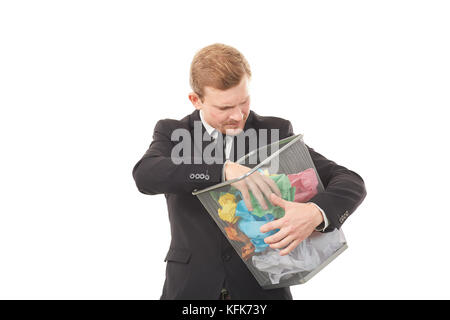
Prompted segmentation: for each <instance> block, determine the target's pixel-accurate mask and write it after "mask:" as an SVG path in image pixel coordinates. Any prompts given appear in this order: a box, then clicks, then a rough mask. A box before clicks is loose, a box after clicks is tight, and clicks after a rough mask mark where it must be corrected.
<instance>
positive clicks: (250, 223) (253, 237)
mask: <svg viewBox="0 0 450 320" xmlns="http://www.w3.org/2000/svg"><path fill="white" fill-rule="evenodd" d="M235 216H238V217H241V219H239V222H238V227H239V229H241V231H242V232H243V233H244V234H245V235H246V236H247V237H248V238H249V239H250V241H251V242H252V243H253V245H254V246H255V252H262V251H264V250H265V249H266V248H267V247H268V246H269V245H268V244H267V243H265V242H264V239H265V238H266V237H268V236H271V235H273V234H275V233H277V232H278V231H279V229H275V230H271V231H269V232H265V233H262V232H261V231H259V228H261V226H262V225H264V224H266V223H268V222H270V221H273V220H274V216H273V215H272V214H271V213H267V214H265V215H264V216H262V217H258V216H255V215H253V214H251V212H250V211H248V209H247V206H246V205H245V203H244V200H241V201H239V202H238V204H237V206H236V213H235Z"/></svg>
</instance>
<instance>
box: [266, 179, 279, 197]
mask: <svg viewBox="0 0 450 320" xmlns="http://www.w3.org/2000/svg"><path fill="white" fill-rule="evenodd" d="M262 177H263V179H264V181H265V182H266V183H267V184H268V185H269V187H270V189H272V191H273V193H275V194H276V195H277V196H279V197H281V191H280V189H279V188H278V186H277V184H276V183H275V181H273V180H272V179H270V178H269V177H268V176H262ZM267 197H269V195H267Z"/></svg>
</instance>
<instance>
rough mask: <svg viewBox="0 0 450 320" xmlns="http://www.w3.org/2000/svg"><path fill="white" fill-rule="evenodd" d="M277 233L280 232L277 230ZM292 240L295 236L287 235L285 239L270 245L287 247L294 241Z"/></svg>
mask: <svg viewBox="0 0 450 320" xmlns="http://www.w3.org/2000/svg"><path fill="white" fill-rule="evenodd" d="M277 233H278V232H277ZM292 240H294V236H292V235H289V236H287V237H285V238H284V239H282V240H281V241H278V242H275V243H272V244H271V245H270V247H271V248H272V249H281V248H285V247H288V246H289V244H290V243H291V242H292Z"/></svg>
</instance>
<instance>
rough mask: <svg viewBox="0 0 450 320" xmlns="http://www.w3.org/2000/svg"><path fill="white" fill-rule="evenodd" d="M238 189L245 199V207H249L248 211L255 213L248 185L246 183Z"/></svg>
mask: <svg viewBox="0 0 450 320" xmlns="http://www.w3.org/2000/svg"><path fill="white" fill-rule="evenodd" d="M237 189H238V190H239V191H240V192H241V194H242V197H243V198H244V203H245V206H246V207H247V209H248V211H253V207H252V201H251V199H250V194H249V192H248V189H247V185H246V184H245V183H243V184H241V185H240V186H239V187H237Z"/></svg>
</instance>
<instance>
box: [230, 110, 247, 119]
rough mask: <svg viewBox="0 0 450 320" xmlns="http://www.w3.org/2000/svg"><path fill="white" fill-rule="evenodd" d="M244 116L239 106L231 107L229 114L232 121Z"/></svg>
mask: <svg viewBox="0 0 450 320" xmlns="http://www.w3.org/2000/svg"><path fill="white" fill-rule="evenodd" d="M243 118H244V114H243V113H242V111H241V109H240V108H239V107H235V108H233V110H232V111H231V114H230V119H232V120H233V121H236V122H239V121H241V120H242V119H243Z"/></svg>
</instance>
